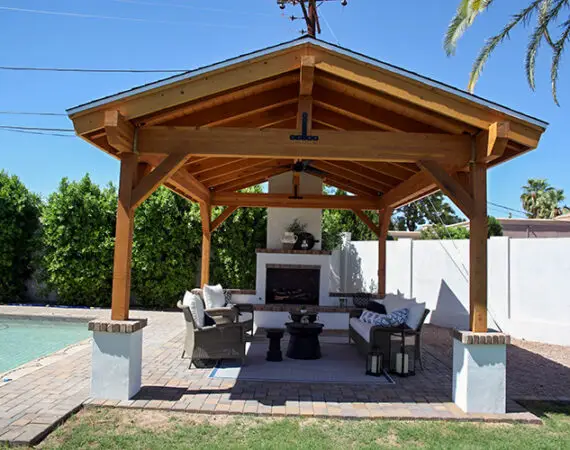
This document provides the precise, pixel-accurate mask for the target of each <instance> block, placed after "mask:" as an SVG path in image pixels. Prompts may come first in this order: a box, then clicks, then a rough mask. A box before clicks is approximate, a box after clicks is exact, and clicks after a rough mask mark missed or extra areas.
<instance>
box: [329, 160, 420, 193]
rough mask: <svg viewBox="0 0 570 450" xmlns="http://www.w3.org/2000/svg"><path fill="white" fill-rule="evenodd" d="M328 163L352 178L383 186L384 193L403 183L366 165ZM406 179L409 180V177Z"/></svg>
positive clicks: (344, 162) (339, 162) (348, 162)
mask: <svg viewBox="0 0 570 450" xmlns="http://www.w3.org/2000/svg"><path fill="white" fill-rule="evenodd" d="M328 163H329V164H332V165H333V166H336V167H338V168H339V169H342V170H344V171H346V173H347V175H349V176H350V177H358V178H359V179H360V178H363V179H366V180H367V181H370V182H373V183H380V184H382V185H383V186H384V187H383V188H382V192H384V191H386V189H392V188H393V187H394V186H396V185H397V184H398V183H399V182H400V181H401V179H400V178H397V177H394V176H392V175H386V174H383V173H380V172H377V171H376V170H374V169H370V168H369V167H368V166H367V164H366V163H360V164H359V163H355V162H352V161H328ZM406 178H409V176H407V177H406Z"/></svg>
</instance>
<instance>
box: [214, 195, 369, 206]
mask: <svg viewBox="0 0 570 450" xmlns="http://www.w3.org/2000/svg"><path fill="white" fill-rule="evenodd" d="M212 205H220V206H243V207H252V208H253V207H255V208H319V209H321V208H322V209H364V210H373V209H378V200H376V199H374V198H372V199H371V198H361V197H358V196H352V195H303V196H302V197H301V198H291V196H290V195H289V194H245V193H239V192H213V193H212Z"/></svg>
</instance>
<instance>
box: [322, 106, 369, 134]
mask: <svg viewBox="0 0 570 450" xmlns="http://www.w3.org/2000/svg"><path fill="white" fill-rule="evenodd" d="M313 122H316V123H322V124H324V125H328V126H329V127H331V128H333V129H335V130H339V131H347V130H351V131H377V130H378V127H376V126H374V125H369V124H367V123H365V122H361V121H359V120H355V119H354V118H351V117H347V116H345V115H341V114H338V113H336V112H334V111H331V110H329V109H326V108H323V107H320V106H319V105H318V104H317V105H314V106H313Z"/></svg>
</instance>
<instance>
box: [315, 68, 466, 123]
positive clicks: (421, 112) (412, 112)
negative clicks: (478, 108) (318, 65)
mask: <svg viewBox="0 0 570 450" xmlns="http://www.w3.org/2000/svg"><path fill="white" fill-rule="evenodd" d="M316 80H317V82H318V84H319V85H321V86H323V87H326V88H328V89H331V90H334V91H337V92H342V93H345V94H346V95H349V96H351V97H354V98H356V99H359V100H362V101H365V102H368V103H370V104H372V105H376V106H379V107H381V108H384V109H386V110H388V111H392V112H394V113H397V114H400V115H401V116H405V117H409V118H410V119H412V120H414V121H416V122H420V123H425V124H428V125H430V126H432V127H434V128H436V129H439V130H441V131H443V132H449V133H453V134H462V133H474V132H476V131H477V128H476V127H473V126H470V125H467V124H465V123H462V122H459V121H456V120H454V119H451V118H449V117H445V116H441V115H439V114H438V113H436V112H434V111H429V110H426V109H424V108H421V107H417V106H415V105H413V104H411V103H407V102H404V101H402V100H399V99H397V98H395V97H391V96H388V95H385V94H382V93H380V92H378V91H375V90H372V89H369V88H366V87H365V86H362V85H358V84H355V83H351V82H350V81H348V80H346V79H342V78H338V77H335V76H331V75H330V74H326V73H324V72H318V75H317V76H316Z"/></svg>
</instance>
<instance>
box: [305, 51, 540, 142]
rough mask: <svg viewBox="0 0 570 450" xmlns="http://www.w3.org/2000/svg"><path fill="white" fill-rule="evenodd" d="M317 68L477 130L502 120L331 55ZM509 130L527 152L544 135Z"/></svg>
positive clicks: (514, 126) (531, 129) (524, 128)
mask: <svg viewBox="0 0 570 450" xmlns="http://www.w3.org/2000/svg"><path fill="white" fill-rule="evenodd" d="M316 67H317V69H319V70H321V71H324V72H327V73H330V74H333V75H336V76H338V77H340V78H345V79H348V80H350V81H352V82H355V83H357V84H361V85H362V86H366V87H368V88H371V89H374V90H377V91H379V92H383V93H385V94H388V95H391V96H393V97H396V98H399V99H401V100H404V101H406V102H409V103H411V104H414V105H417V106H420V107H422V108H425V109H427V110H428V111H432V112H436V113H437V114H440V115H444V116H447V117H450V118H452V119H454V120H458V121H460V122H464V123H466V124H468V125H471V126H474V127H477V128H480V129H487V128H488V127H489V126H490V125H492V124H493V123H494V122H499V121H501V120H503V117H504V115H503V114H501V113H499V112H495V111H491V110H489V109H487V108H485V107H482V106H481V105H479V104H476V103H474V102H468V101H465V100H464V99H462V98H459V97H457V96H454V95H452V94H449V93H447V92H444V91H441V90H438V89H433V88H432V89H426V88H425V85H423V84H422V83H418V82H415V81H413V80H409V79H406V78H405V77H401V76H398V75H396V74H393V73H389V72H387V71H379V70H377V69H375V68H371V67H368V66H367V65H364V64H359V63H356V62H353V61H349V60H346V59H343V58H341V57H340V56H337V55H334V54H330V53H329V54H328V55H327V58H326V62H325V61H322V62H319V63H317V65H316ZM510 130H511V133H510V135H509V136H510V138H511V139H512V140H513V141H515V142H518V143H520V144H523V145H525V146H527V147H529V148H536V146H537V145H538V141H539V139H540V136H541V134H542V132H543V131H544V130H543V129H542V128H540V127H537V126H530V125H529V124H523V123H520V122H518V123H516V122H512V123H511V127H510Z"/></svg>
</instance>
